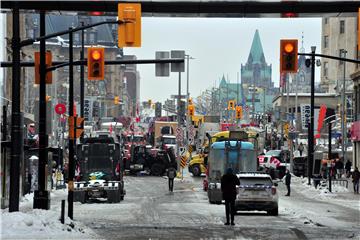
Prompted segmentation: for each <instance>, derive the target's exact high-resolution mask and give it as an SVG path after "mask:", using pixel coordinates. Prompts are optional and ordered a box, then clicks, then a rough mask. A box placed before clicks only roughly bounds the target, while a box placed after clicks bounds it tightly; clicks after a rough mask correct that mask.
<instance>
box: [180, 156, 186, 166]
mask: <svg viewBox="0 0 360 240" xmlns="http://www.w3.org/2000/svg"><path fill="white" fill-rule="evenodd" d="M180 166H181V167H182V168H185V166H186V156H181V157H180Z"/></svg>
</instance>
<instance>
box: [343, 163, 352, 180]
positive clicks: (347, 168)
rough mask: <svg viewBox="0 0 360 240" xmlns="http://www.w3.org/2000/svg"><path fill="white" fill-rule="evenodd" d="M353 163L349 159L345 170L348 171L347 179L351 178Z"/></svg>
mask: <svg viewBox="0 0 360 240" xmlns="http://www.w3.org/2000/svg"><path fill="white" fill-rule="evenodd" d="M351 165H352V163H351V161H350V160H349V159H348V160H347V161H346V163H345V170H346V177H347V178H349V177H350V171H351Z"/></svg>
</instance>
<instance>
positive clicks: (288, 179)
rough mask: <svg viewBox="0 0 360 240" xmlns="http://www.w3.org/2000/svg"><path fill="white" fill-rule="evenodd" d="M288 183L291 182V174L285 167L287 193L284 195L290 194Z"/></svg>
mask: <svg viewBox="0 0 360 240" xmlns="http://www.w3.org/2000/svg"><path fill="white" fill-rule="evenodd" d="M290 183H291V174H290V171H289V169H286V173H285V185H286V188H287V191H288V192H287V194H286V195H285V196H290Z"/></svg>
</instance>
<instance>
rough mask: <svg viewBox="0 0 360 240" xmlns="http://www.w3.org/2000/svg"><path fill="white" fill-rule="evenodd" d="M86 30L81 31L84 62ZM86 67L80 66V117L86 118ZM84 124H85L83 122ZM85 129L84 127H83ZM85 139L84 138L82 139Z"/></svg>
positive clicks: (81, 56) (82, 23) (81, 55)
mask: <svg viewBox="0 0 360 240" xmlns="http://www.w3.org/2000/svg"><path fill="white" fill-rule="evenodd" d="M81 26H82V27H83V26H84V22H81ZM84 50H85V49H84V29H82V30H81V51H80V59H81V60H84ZM84 78H85V77H84V65H81V66H80V117H82V118H83V117H84V99H85V97H84V96H85V80H84ZM83 124H84V122H83ZM81 127H82V128H84V126H81ZM81 138H83V137H81Z"/></svg>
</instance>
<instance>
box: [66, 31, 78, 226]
mask: <svg viewBox="0 0 360 240" xmlns="http://www.w3.org/2000/svg"><path fill="white" fill-rule="evenodd" d="M69 30H71V28H70V29H69ZM73 57H74V56H73V33H72V32H71V31H70V33H69V118H72V121H74V122H73V126H74V129H75V126H76V122H75V118H74V81H73V80H74V75H73V71H74V68H73V67H74V66H73ZM74 129H71V128H70V126H69V131H74ZM75 139H76V134H75V133H74V138H73V139H71V138H70V137H69V168H68V169H69V173H68V176H69V177H68V217H69V218H70V219H73V213H74V176H75V159H74V155H75V151H74V145H75Z"/></svg>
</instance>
